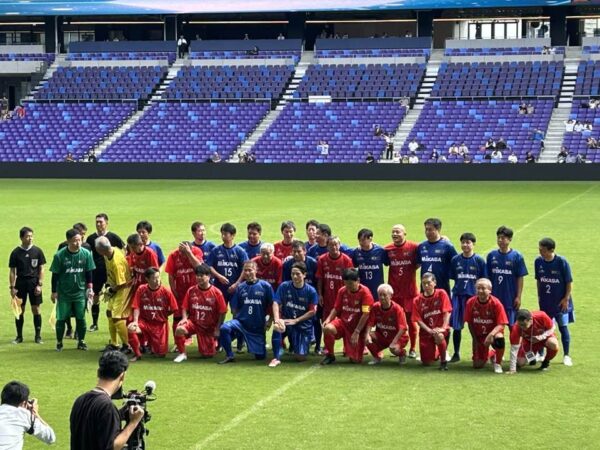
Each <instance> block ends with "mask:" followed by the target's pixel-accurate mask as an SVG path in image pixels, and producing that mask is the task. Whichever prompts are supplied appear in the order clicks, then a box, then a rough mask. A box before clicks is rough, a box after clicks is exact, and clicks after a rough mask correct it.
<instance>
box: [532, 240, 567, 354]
mask: <svg viewBox="0 0 600 450" xmlns="http://www.w3.org/2000/svg"><path fill="white" fill-rule="evenodd" d="M555 249H556V243H555V242H554V240H553V239H550V238H544V239H542V240H540V242H539V251H540V256H538V257H537V258H536V260H535V263H534V268H535V279H536V280H537V291H538V300H539V304H540V309H541V310H542V311H544V312H545V313H546V314H548V316H549V317H551V318H553V319H554V320H555V321H556V324H557V325H558V330H559V331H560V340H561V341H562V345H563V351H564V358H563V363H564V365H565V366H572V365H573V361H572V360H571V356H570V355H569V349H570V345H571V335H570V333H569V328H568V324H569V323H571V322H574V321H575V314H574V310H573V299H572V298H571V286H572V284H573V277H572V275H571V267H570V266H569V263H568V262H567V260H566V259H565V258H564V257H562V256H560V255H557V254H556V253H555Z"/></svg>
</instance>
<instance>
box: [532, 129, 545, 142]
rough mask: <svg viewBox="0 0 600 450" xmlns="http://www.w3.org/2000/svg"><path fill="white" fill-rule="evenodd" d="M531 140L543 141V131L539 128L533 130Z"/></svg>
mask: <svg viewBox="0 0 600 450" xmlns="http://www.w3.org/2000/svg"><path fill="white" fill-rule="evenodd" d="M533 140H534V141H543V140H544V132H543V131H542V130H540V129H539V128H536V129H535V130H533Z"/></svg>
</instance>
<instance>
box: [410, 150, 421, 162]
mask: <svg viewBox="0 0 600 450" xmlns="http://www.w3.org/2000/svg"><path fill="white" fill-rule="evenodd" d="M408 163H409V164H419V157H418V156H417V152H410V156H409V157H408Z"/></svg>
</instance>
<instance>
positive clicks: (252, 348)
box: [219, 261, 274, 364]
mask: <svg viewBox="0 0 600 450" xmlns="http://www.w3.org/2000/svg"><path fill="white" fill-rule="evenodd" d="M242 274H243V276H244V280H245V281H243V282H242V283H240V285H239V286H238V287H237V288H236V290H235V293H234V295H233V297H232V298H231V303H230V306H231V311H232V313H233V319H232V320H229V321H227V322H225V323H224V324H223V325H221V332H220V336H219V343H220V345H221V347H223V349H224V350H225V354H226V355H227V357H226V358H225V359H224V360H223V361H221V362H219V364H227V363H230V362H234V361H235V357H234V355H233V350H232V348H231V341H232V339H233V338H238V342H239V341H241V340H242V339H240V338H243V340H244V341H246V343H247V345H248V352H250V353H253V354H254V357H255V358H256V359H265V358H266V356H267V349H266V337H265V332H266V329H267V328H268V319H267V316H268V315H269V314H270V312H271V308H272V306H273V297H274V294H273V288H272V287H271V285H270V284H269V283H268V282H267V281H264V280H259V279H258V278H256V263H255V262H254V261H246V262H245V263H244V268H243V272H242Z"/></svg>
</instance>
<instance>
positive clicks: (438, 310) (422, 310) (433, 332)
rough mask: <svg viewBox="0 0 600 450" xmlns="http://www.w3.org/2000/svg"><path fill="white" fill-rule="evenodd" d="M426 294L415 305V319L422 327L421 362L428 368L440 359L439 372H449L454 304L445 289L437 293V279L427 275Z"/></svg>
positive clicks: (424, 287)
mask: <svg viewBox="0 0 600 450" xmlns="http://www.w3.org/2000/svg"><path fill="white" fill-rule="evenodd" d="M421 286H422V287H423V293H422V294H421V295H419V296H418V297H417V298H416V299H415V302H414V304H413V315H412V318H413V320H414V321H416V322H417V323H418V324H419V329H420V331H419V351H420V353H421V362H422V363H423V365H424V366H429V365H431V364H433V362H434V361H435V360H436V359H438V357H439V358H440V370H448V361H446V349H447V348H448V344H447V343H446V337H447V336H448V333H449V326H448V323H449V322H450V313H451V312H452V304H451V303H450V299H449V298H448V294H447V293H446V291H444V290H443V289H436V288H435V286H436V282H435V275H434V274H432V273H430V272H426V273H424V274H423V276H422V277H421Z"/></svg>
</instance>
